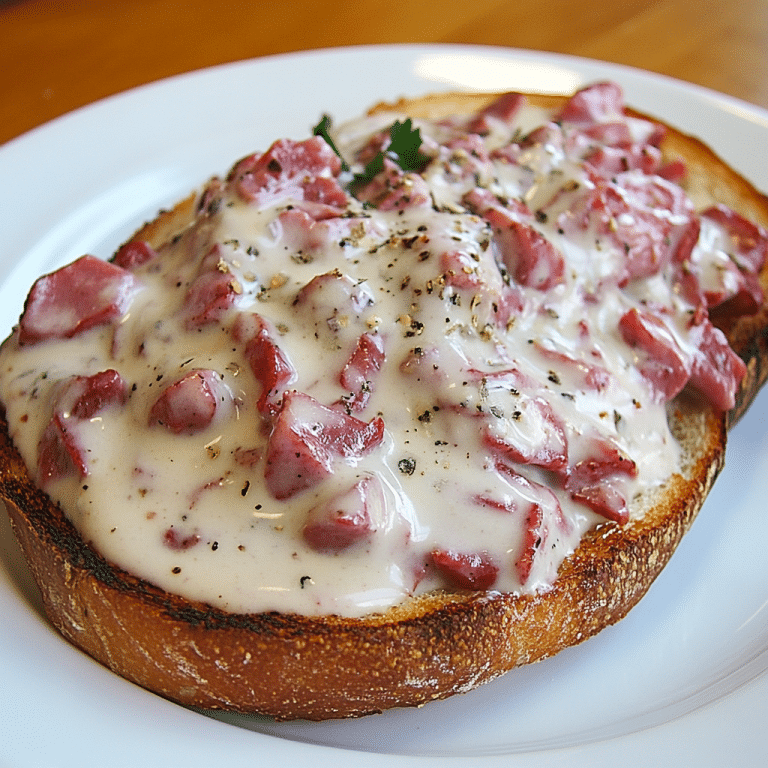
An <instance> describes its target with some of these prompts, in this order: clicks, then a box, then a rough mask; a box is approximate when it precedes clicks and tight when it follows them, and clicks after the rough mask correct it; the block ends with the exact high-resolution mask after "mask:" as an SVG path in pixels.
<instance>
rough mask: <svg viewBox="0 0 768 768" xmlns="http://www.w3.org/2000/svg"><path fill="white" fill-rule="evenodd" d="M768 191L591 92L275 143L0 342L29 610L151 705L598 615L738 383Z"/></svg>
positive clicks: (160, 220) (758, 362)
mask: <svg viewBox="0 0 768 768" xmlns="http://www.w3.org/2000/svg"><path fill="white" fill-rule="evenodd" d="M767 224H768V201H767V200H766V198H765V197H764V196H763V195H761V194H760V193H759V192H757V191H756V190H755V189H754V188H753V187H751V186H750V185H749V183H747V182H746V181H745V180H744V179H743V178H741V177H740V176H739V175H737V174H736V173H735V172H734V171H732V170H730V169H729V168H728V167H727V166H726V165H725V164H724V163H723V162H722V161H721V160H719V159H718V158H717V157H715V155H714V154H713V153H712V152H711V151H709V150H708V149H707V148H706V147H705V146H703V145H702V144H701V143H700V142H699V141H697V140H695V139H693V138H690V137H687V136H683V135H681V134H680V133H679V132H677V131H675V130H674V129H672V128H669V127H666V126H663V125H661V124H660V123H659V122H657V121H655V120H651V119H649V118H647V117H644V116H642V115H639V114H637V113H634V112H631V111H629V110H627V109H625V107H624V104H623V97H622V94H621V91H620V89H619V88H618V87H617V86H616V85H614V84H612V83H596V84H594V85H592V86H589V87H587V88H585V89H583V90H581V91H579V92H578V93H576V94H575V95H573V96H572V97H571V98H558V97H550V96H540V97H539V96H521V95H519V94H512V93H507V94H502V95H493V96H490V95H468V94H458V95H457V94H437V95H432V96H428V97H423V98H419V99H414V100H410V101H402V102H400V103H397V104H393V105H380V106H378V107H376V108H374V109H373V110H371V112H370V113H369V114H368V115H366V116H364V117H362V118H360V119H359V120H355V121H352V122H350V123H349V124H346V125H343V126H340V127H338V128H337V127H335V126H334V125H333V124H332V123H331V121H330V119H328V118H323V120H322V121H321V122H320V123H319V124H318V126H317V127H316V128H315V131H314V132H313V133H312V134H311V135H309V136H308V137H307V138H306V139H304V140H299V141H296V140H288V139H281V140H278V141H276V142H275V143H274V144H273V145H272V146H270V147H268V148H265V149H264V151H263V153H256V154H253V155H250V156H248V157H246V158H244V159H242V160H240V161H238V162H237V163H235V165H234V166H233V167H232V169H231V170H230V171H229V173H228V175H226V177H221V178H218V177H216V178H213V179H211V180H210V181H209V182H208V183H207V184H206V185H205V186H204V187H203V188H202V189H201V190H200V191H199V192H198V193H196V194H194V195H193V196H191V197H189V198H188V199H186V200H185V201H183V202H181V203H179V205H178V206H176V207H175V208H174V209H173V210H170V211H165V212H162V213H160V214H159V215H158V217H157V219H155V220H154V221H152V222H151V223H148V224H147V225H145V226H144V227H143V228H142V229H141V230H140V231H139V232H137V233H136V235H135V236H134V237H133V238H132V239H131V240H130V241H129V242H127V243H125V244H124V245H123V246H122V247H121V248H120V249H119V250H118V251H117V253H116V254H115V255H114V257H113V258H112V259H111V260H110V261H109V262H106V261H102V260H99V259H97V258H95V257H93V256H90V255H85V256H83V257H82V258H80V259H78V260H77V261H75V262H73V263H71V264H69V265H67V266H65V267H63V268H62V269H59V270H57V271H56V272H53V273H52V274H48V275H45V276H43V277H41V278H40V279H39V280H38V281H37V282H36V283H35V284H34V286H33V287H32V289H31V291H30V293H29V296H28V298H27V301H26V303H25V306H24V310H23V313H22V315H21V317H20V320H19V323H18V325H17V326H16V327H15V328H14V329H13V331H12V332H11V335H10V336H9V337H8V338H7V339H6V341H5V342H4V344H3V345H2V349H1V350H0V401H1V403H2V407H3V412H4V420H3V421H2V433H3V434H2V442H1V443H0V496H2V498H3V499H4V500H5V501H6V503H7V507H8V510H9V514H10V517H11V521H12V524H13V528H14V530H15V532H16V535H17V536H18V539H19V542H20V544H21V547H22V549H23V551H24V553H25V555H26V557H27V559H28V561H29V564H30V567H31V569H32V571H33V574H34V576H35V579H36V581H37V583H38V585H39V587H40V590H41V592H42V595H43V599H44V602H45V607H46V610H47V612H48V615H49V616H50V619H51V621H52V622H53V623H54V624H55V626H56V627H57V628H58V629H59V630H60V631H61V632H62V634H63V635H64V636H65V637H66V638H67V639H68V640H70V641H71V642H72V643H74V644H75V645H77V646H79V647H80V648H82V649H83V650H84V651H86V652H87V653H89V654H90V655H92V656H93V657H94V658H96V659H98V660H99V661H101V662H102V663H104V664H105V665H107V666H108V667H110V668H111V669H113V670H114V671H115V672H117V673H118V674H120V675H123V676H124V677H126V678H128V679H129V680H132V681H134V682H136V683H138V684H139V685H142V686H144V687H146V688H148V689H150V690H152V691H155V692H157V693H159V694H161V695H162V696H165V697H168V698H170V699H172V700H175V701H178V702H181V703H184V704H189V705H196V706H198V707H206V708H225V709H230V710H236V711H242V712H257V713H262V714H266V715H270V716H273V717H276V718H279V719H288V718H310V719H325V718H334V717H346V716H355V715H363V714H367V713H372V712H378V711H381V710H383V709H386V708H389V707H394V706H408V705H421V704H423V703H425V702H427V701H429V700H431V699H435V698H442V697H446V696H449V695H451V694H454V693H457V692H463V691H467V690H469V689H471V688H473V687H475V686H477V685H479V684H481V683H483V682H485V681H488V680H490V679H492V678H494V677H496V676H498V675H500V674H502V673H504V672H507V671H509V670H510V669H512V668H513V667H516V666H518V665H521V664H525V663H529V662H533V661H538V660H541V659H544V658H546V657H548V656H551V655H552V654H554V653H557V652H558V651H560V650H562V649H563V648H566V647H568V646H571V645H574V644H576V643H579V642H581V641H583V640H585V639H587V638H588V637H590V636H592V635H594V634H595V633H597V632H598V631H600V630H601V629H603V628H604V627H606V626H607V625H609V624H611V623H613V622H615V621H617V620H618V619H620V618H621V617H622V616H624V615H625V614H626V613H627V611H629V610H630V608H632V606H633V605H634V604H635V603H637V601H638V600H639V599H640V598H641V597H642V595H643V594H644V593H645V592H646V590H647V589H648V587H649V586H650V584H651V583H652V581H653V580H654V578H655V577H656V576H657V574H658V573H659V572H660V570H661V569H662V568H663V567H664V565H665V563H666V562H667V560H668V559H669V557H670V556H671V555H672V553H673V552H674V550H675V547H676V546H677V544H678V543H679V541H680V539H681V537H682V536H683V534H684V533H685V531H686V530H687V529H688V527H689V526H690V524H691V523H692V521H693V519H694V517H695V515H696V513H697V511H698V510H699V508H700V506H701V504H702V502H703V501H704V498H705V497H706V495H707V492H708V490H709V488H710V487H711V485H712V483H713V481H714V479H715V477H716V475H717V474H718V471H719V470H720V468H721V466H722V463H723V456H724V449H725V441H726V430H727V428H728V426H729V425H730V424H731V423H732V422H733V421H734V420H735V419H736V418H738V417H739V416H740V415H741V414H742V413H743V411H744V409H745V408H746V407H747V406H748V404H749V402H750V400H751V399H752V398H753V397H754V395H755V394H756V392H757V391H758V389H759V387H760V385H761V384H762V383H763V380H764V378H765V371H764V361H765V357H766V349H765V346H766V331H765V329H766V327H767V326H768V315H767V314H766V313H767V310H766V301H765V294H764V291H765V287H766V268H765V262H766V256H767V254H768V236H767V235H766V230H765V227H766V225H767Z"/></svg>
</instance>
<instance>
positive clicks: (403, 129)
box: [313, 115, 430, 190]
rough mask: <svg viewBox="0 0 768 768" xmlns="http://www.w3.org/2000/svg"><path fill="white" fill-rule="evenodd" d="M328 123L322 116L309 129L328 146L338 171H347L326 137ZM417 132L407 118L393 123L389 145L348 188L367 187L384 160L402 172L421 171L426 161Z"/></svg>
mask: <svg viewBox="0 0 768 768" xmlns="http://www.w3.org/2000/svg"><path fill="white" fill-rule="evenodd" d="M330 128H331V119H330V117H328V115H323V117H322V119H321V120H320V122H319V123H318V124H317V125H316V126H315V127H314V128H313V133H314V135H315V136H321V137H322V138H323V139H325V141H326V142H327V143H328V146H329V147H330V148H331V149H332V150H333V151H334V152H335V153H336V154H337V155H338V156H339V157H340V158H341V163H342V170H345V171H347V170H349V164H348V163H347V162H346V161H345V160H344V158H343V157H341V153H340V152H339V150H338V149H337V147H336V145H335V144H334V142H333V139H331V136H330ZM421 144H422V139H421V130H420V129H419V128H414V127H413V123H412V121H411V118H410V117H409V118H407V119H406V120H405V122H403V123H401V122H400V121H399V120H395V122H394V123H392V125H391V126H390V128H389V145H388V146H387V147H386V149H384V150H382V151H381V152H378V153H377V154H376V156H375V157H374V158H373V159H372V160H371V161H370V162H368V163H367V164H366V166H365V168H364V169H363V170H362V172H361V173H356V174H355V175H354V176H353V177H352V181H351V182H350V185H349V186H350V188H351V189H352V190H354V189H355V188H356V187H359V186H363V185H365V184H367V183H368V182H369V181H371V179H373V177H374V176H376V175H377V174H379V173H381V172H382V171H383V170H384V158H388V159H389V160H392V161H393V162H395V163H397V165H399V166H400V168H402V169H403V170H404V171H422V170H424V168H425V167H426V165H427V164H428V163H429V161H430V158H429V156H428V155H425V154H423V153H422V151H421Z"/></svg>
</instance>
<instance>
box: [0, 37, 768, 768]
mask: <svg viewBox="0 0 768 768" xmlns="http://www.w3.org/2000/svg"><path fill="white" fill-rule="evenodd" d="M601 78H612V79H615V80H617V81H618V82H620V83H621V84H622V85H623V86H624V89H625V92H626V95H627V100H628V102H629V103H631V104H632V105H634V106H636V107H638V108H640V109H642V110H645V111H647V112H650V113H655V114H657V115H659V116H661V117H663V118H665V119H666V120H667V121H669V122H671V123H673V124H675V125H677V126H678V127H680V128H682V129H683V130H686V131H689V132H693V133H696V134H698V135H700V136H701V137H702V138H704V139H705V140H706V141H707V142H708V143H710V144H711V145H712V146H714V147H715V148H716V149H717V150H718V151H719V152H720V153H721V154H722V155H724V156H725V157H726V159H728V160H729V161H730V162H731V163H732V164H734V165H735V166H736V167H737V168H739V169H740V170H741V171H742V172H743V173H745V174H746V175H747V176H748V177H750V178H751V179H752V181H753V182H755V183H756V184H757V185H758V186H760V187H761V188H762V189H764V190H766V189H768V113H767V112H765V111H764V110H761V109H758V108H756V107H752V106H750V105H748V104H745V103H742V102H739V101H736V100H734V99H731V98H727V97H724V96H721V95H719V94H716V93H712V92H710V91H707V90H704V89H701V88H695V87H692V86H690V85H685V84H683V83H680V82H677V81H674V80H670V79H668V78H662V77H660V76H656V75H651V74H648V73H644V72H640V71H637V70H633V69H627V68H624V67H619V66H614V65H607V64H602V63H599V62H594V61H588V60H583V59H575V58H571V57H565V56H556V55H551V54H540V53H534V52H522V51H514V50H509V49H500V48H485V47H482V48H481V47H464V46H394V47H392V46H380V47H365V48H347V49H338V50H328V51H316V52H308V53H302V54H293V55H288V56H277V57H271V58H265V59H261V60H256V61H250V62H243V63H240V64H234V65H227V66H223V67H218V68H214V69H210V70H205V71H201V72H196V73H192V74H188V75H184V76H181V77H177V78H173V79H171V80H168V81H163V82H160V83H155V84H152V85H148V86H145V87H143V88H140V89H138V90H134V91H131V92H128V93H125V94H122V95H120V96H117V97H114V98H110V99H108V100H106V101H102V102H100V103H98V104H95V105H92V106H90V107H88V108H85V109H82V110H79V111H77V112H75V113H73V114H70V115H67V116H65V117H63V118H60V119H58V120H56V121H54V122H52V123H50V124H48V125H45V126H43V127H41V128H39V129H37V130H35V131H32V132H31V133H29V134H26V135H25V136H22V137H20V138H18V139H16V140H14V141H12V142H10V143H8V144H6V145H5V146H4V147H0V179H2V180H3V197H4V204H3V207H2V220H3V224H2V238H1V239H0V328H5V329H9V328H10V326H11V325H12V324H13V323H14V322H15V321H16V319H17V318H18V315H19V311H20V309H21V306H22V303H23V299H24V295H25V293H26V290H27V288H28V287H29V285H30V284H31V283H32V281H33V280H34V278H35V277H36V276H37V275H38V274H39V273H41V272H43V271H47V270H49V269H51V268H53V267H55V266H57V265H59V264H62V263H65V262H67V261H70V260H71V259H73V258H75V257H77V256H79V255H81V254H82V253H85V252H91V253H95V254H97V255H99V256H104V257H106V256H108V255H109V254H110V253H111V252H112V251H113V250H114V249H115V247H116V246H117V245H118V244H119V243H120V242H122V241H123V240H124V239H125V238H126V237H127V236H128V235H129V234H130V233H131V232H132V231H134V230H135V229H136V228H137V227H138V225H139V224H140V223H141V222H142V221H143V220H144V219H146V218H150V217H152V216H153V215H154V213H155V212H156V210H157V209H158V208H160V207H162V206H165V205H169V204H172V203H173V202H175V201H176V200H177V199H179V198H180V197H182V196H184V195H185V194H186V193H187V191H188V190H189V189H191V188H192V187H194V186H196V185H197V184H198V183H200V182H202V181H203V180H204V179H205V178H207V177H208V176H209V175H211V174H213V173H220V172H224V171H226V169H227V168H228V167H229V165H230V163H231V161H233V160H234V159H236V158H237V157H239V156H242V155H245V154H247V153H248V152H250V151H252V150H254V149H259V148H262V149H263V148H264V147H265V146H266V145H267V144H268V143H270V142H271V140H272V139H274V138H277V137H279V136H293V137H297V138H299V137H303V136H305V135H307V134H308V132H309V130H310V128H311V126H312V125H314V124H315V123H316V122H317V120H318V119H319V117H320V115H321V114H322V113H323V112H324V111H328V112H330V113H331V114H332V115H334V116H335V117H336V118H338V119H343V118H346V117H351V116H353V115H354V114H356V113H358V112H359V111H362V110H363V109H364V108H365V107H366V106H368V105H370V104H371V103H373V102H375V101H378V100H380V99H392V98H396V97H398V96H400V95H419V94H421V93H424V92H426V91H433V90H442V89H447V88H467V89H476V90H480V89H491V90H496V89H502V88H509V89H516V88H517V89H524V88H525V87H530V88H533V89H536V90H553V91H561V92H566V91H570V90H572V89H573V88H575V87H578V86H579V85H580V84H582V83H585V82H588V81H591V80H595V79H601ZM4 334H5V331H0V336H2V335H4ZM767 424H768V393H765V394H764V395H763V396H761V397H760V398H759V399H758V401H757V402H756V403H755V405H754V407H753V408H752V410H751V412H750V414H749V416H748V417H747V419H746V420H745V421H744V422H743V423H742V424H740V425H739V426H738V427H737V428H736V430H735V431H734V433H733V435H732V439H731V445H730V447H729V464H728V468H727V469H726V470H725V472H724V473H723V475H722V476H721V478H720V480H719V481H718V483H717V485H716V488H715V490H714V492H713V493H712V495H711V497H710V499H709V500H708V501H707V503H706V506H705V508H704V510H703V511H702V513H701V515H700V518H699V520H698V521H697V523H696V525H695V526H694V528H693V530H692V532H691V533H690V534H689V535H688V536H687V537H686V539H685V540H684V542H683V544H682V546H681V547H680V549H679V550H678V552H677V553H676V555H675V556H674V558H673V560H672V562H671V564H670V565H669V566H668V568H667V569H666V570H665V571H664V573H663V574H662V576H661V577H660V578H659V579H658V581H657V582H656V584H655V585H654V586H653V588H652V589H651V591H650V593H649V594H648V596H647V597H646V598H645V599H644V600H643V601H642V602H641V604H640V605H639V606H638V607H637V608H635V609H634V610H633V611H632V613H631V614H630V615H629V617H627V618H626V619H625V620H624V621H622V622H620V623H619V624H618V625H617V626H615V627H613V628H610V629H608V630H606V631H604V632H603V633H602V634H601V635H599V636H598V637H597V638H594V639H593V640H591V641H589V642H587V643H585V644H584V645H582V646H580V647H578V648H573V649H570V650H568V651H566V652H564V653H562V654H560V655H559V656H557V657H555V658H554V659H551V660H550V661H547V662H544V663H542V664H539V665H536V666H533V667H530V668H524V669H520V670H516V671H515V672H513V673H511V674H509V675H507V676H506V677H504V678H502V679H501V680H498V681H496V682H494V683H492V684H490V685H488V686H486V687H484V688H482V689H480V690H477V691H474V692H472V693H470V694H467V695H464V696H460V697H455V698H453V699H450V700H448V701H445V702H440V703H435V704H432V705H430V706H427V707H425V708H424V709H421V710H413V711H411V710H406V711H393V712H389V713H386V714H384V715H381V716H376V717H372V718H367V719H363V720H360V721H349V722H331V723H323V724H308V723H293V724H273V723H269V722H267V721H265V720H262V719H260V718H247V717H236V716H232V717H226V716H219V717H216V718H214V717H209V716H206V715H203V714H200V713H197V712H192V711H189V710H186V709H184V708H181V707H178V706H175V705H173V704H170V703H168V702H166V701H164V700H162V699H160V698H158V697H156V696H154V695H152V694H149V693H147V692H145V691H143V690H141V689H139V688H136V687H135V686H133V685H131V684H129V683H126V682H124V681H123V680H121V679H119V678H117V677H116V676H114V675H112V674H111V673H110V672H108V671H107V670H105V669H104V668H102V667H101V666H99V665H98V664H96V663H94V662H93V661H91V660H90V659H89V658H87V657H85V656H84V655H83V654H81V653H79V652H78V651H76V650H74V649H73V648H71V647H70V646H69V645H67V644H66V643H65V642H64V641H63V640H62V639H61V638H60V637H59V636H58V635H57V634H56V633H55V632H54V631H53V630H52V629H51V628H50V627H49V625H48V624H47V622H46V621H45V619H44V618H43V615H42V610H41V604H40V599H39V597H38V595H37V592H36V589H35V587H34V585H33V583H32V580H31V576H30V574H29V571H28V570H27V567H26V565H25V564H24V562H23V560H22V558H21V556H20V554H19V551H18V548H17V547H16V544H15V542H14V541H13V539H12V536H11V534H10V531H9V528H8V523H7V520H6V518H5V516H4V515H3V516H0V617H2V620H0V691H1V692H2V703H0V723H2V738H0V764H2V765H3V766H6V765H7V766H14V768H22V767H24V766H30V767H33V766H34V768H40V767H41V766H69V765H73V766H74V765H77V766H110V768H118V767H119V766H131V768H136V767H137V766H161V765H162V766H176V765H178V766H185V767H186V768H192V767H193V766H210V765H214V764H222V765H228V764H229V765H240V764H248V765H251V764H257V765H268V764H269V765H272V764H275V765H276V764H283V765H299V764H302V765H303V764H305V763H307V762H309V761H311V762H312V764H313V765H314V766H317V768H324V767H325V766H333V767H334V768H346V767H347V766H350V768H351V767H352V766H354V768H359V767H360V766H383V765H387V766H425V765H440V766H453V765H462V766H463V765H478V764H480V765H483V766H485V765H488V766H491V765H515V766H521V767H522V768H530V767H531V766H553V765H564V764H568V765H570V766H574V765H579V766H581V765H584V766H586V765H589V766H602V765H605V766H609V765H611V766H612V765H614V764H615V763H617V762H619V761H620V762H621V763H622V764H623V765H624V766H640V765H643V766H645V765H649V764H659V763H660V764H664V765H671V764H676V763H679V762H683V761H684V762H686V763H688V764H695V765H697V766H708V765H712V766H715V765H718V766H719V765H726V764H727V765H741V766H757V765H763V764H764V760H765V757H764V753H765V751H766V748H768V733H767V732H766V728H765V722H764V721H765V715H764V713H765V708H766V706H767V705H768V676H766V675H764V672H765V670H766V668H768V653H766V651H767V650H768V611H766V610H764V608H765V607H766V605H768V558H766V557H765V552H764V550H765V542H766V541H768V515H766V514H765V499H766V497H768V429H766V425H767ZM361 752H364V753H365V754H361Z"/></svg>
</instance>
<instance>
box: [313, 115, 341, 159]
mask: <svg viewBox="0 0 768 768" xmlns="http://www.w3.org/2000/svg"><path fill="white" fill-rule="evenodd" d="M312 133H313V134H314V135H315V136H320V137H321V138H323V139H324V140H325V143H326V144H327V145H328V146H329V147H330V148H331V149H332V150H333V151H334V152H335V153H336V155H338V157H339V158H340V160H341V170H342V171H348V170H349V165H348V163H347V161H346V160H345V159H344V158H343V157H342V156H341V152H339V150H338V149H337V148H336V144H334V141H333V139H332V138H331V118H330V117H329V116H328V115H323V116H322V117H321V118H320V122H319V123H318V124H317V125H316V126H315V127H314V128H313V129H312Z"/></svg>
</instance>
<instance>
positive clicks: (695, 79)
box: [0, 0, 768, 143]
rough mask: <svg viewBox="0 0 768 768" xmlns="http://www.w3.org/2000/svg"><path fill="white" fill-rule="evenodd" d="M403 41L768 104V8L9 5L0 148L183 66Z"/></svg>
mask: <svg viewBox="0 0 768 768" xmlns="http://www.w3.org/2000/svg"><path fill="white" fill-rule="evenodd" d="M396 42H400V43H425V42H434V43H471V44H488V45H502V46H509V47H515V48H528V49H536V50H544V51H555V52H561V53H569V54H576V55H580V56H587V57H590V58H596V59H601V60H604V61H610V62H618V63H622V64H628V65H631V66H634V67H641V68H643V69H648V70H651V71H654V72H660V73H663V74H666V75H671V76H673V77H677V78H680V79H683V80H687V81H689V82H692V83H697V84H700V85H704V86H707V87H709V88H713V89H715V90H718V91H721V92H723V93H726V94H729V95H731V96H736V97H738V98H741V99H744V100H746V101H749V102H752V103H754V104H757V105H760V106H763V107H768V0H696V2H691V0H657V1H656V2H653V1H651V2H649V0H546V2H543V0H525V1H524V2H520V1H512V2H499V1H498V0H471V2H467V0H440V1H439V2H438V1H434V2H433V1H432V0H386V2H385V1H384V0H366V1H365V2H359V1H355V2H353V1H352V0H334V2H317V1H316V0H292V1H291V2H285V3H283V2H280V0H275V1H274V2H270V1H269V0H267V1H265V0H262V2H243V1H240V2H237V1H236V0H217V2H210V0H206V1H205V2H203V1H202V0H184V1H183V2H182V0H101V1H100V0H69V1H67V2H42V1H41V0H29V1H23V0H16V2H13V1H11V2H8V1H7V0H6V2H2V0H0V83H1V84H2V85H1V86H0V96H2V98H0V143H3V142H5V141H8V140H9V139H11V138H13V137H15V136H18V135H19V134H21V133H23V132H25V131H27V130H29V129H31V128H34V127H35V126H37V125H40V124H41V123H44V122H46V121H48V120H50V119H52V118H54V117H56V116H58V115H61V114H63V113H65V112H68V111H70V110H72V109H75V108H77V107H80V106H83V105H84V104H88V103H90V102H92V101H95V100H97V99H100V98H102V97H104V96H108V95H110V94H113V93H117V92H119V91H123V90H125V89H127V88H131V87H133V86H136V85H141V84H142V83H147V82H150V81H153V80H157V79H160V78H163V77H167V76H169V75H174V74H177V73H179V72H185V71H189V70H194V69H200V68H202V67H207V66H211V65H214V64H220V63H225V62H231V61H236V60H240V59H249V58H254V57H258V56H264V55H268V54H274V53H280V52H288V51H296V50H302V49H313V48H324V47H332V46H346V45H357V44H370V43H396Z"/></svg>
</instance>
